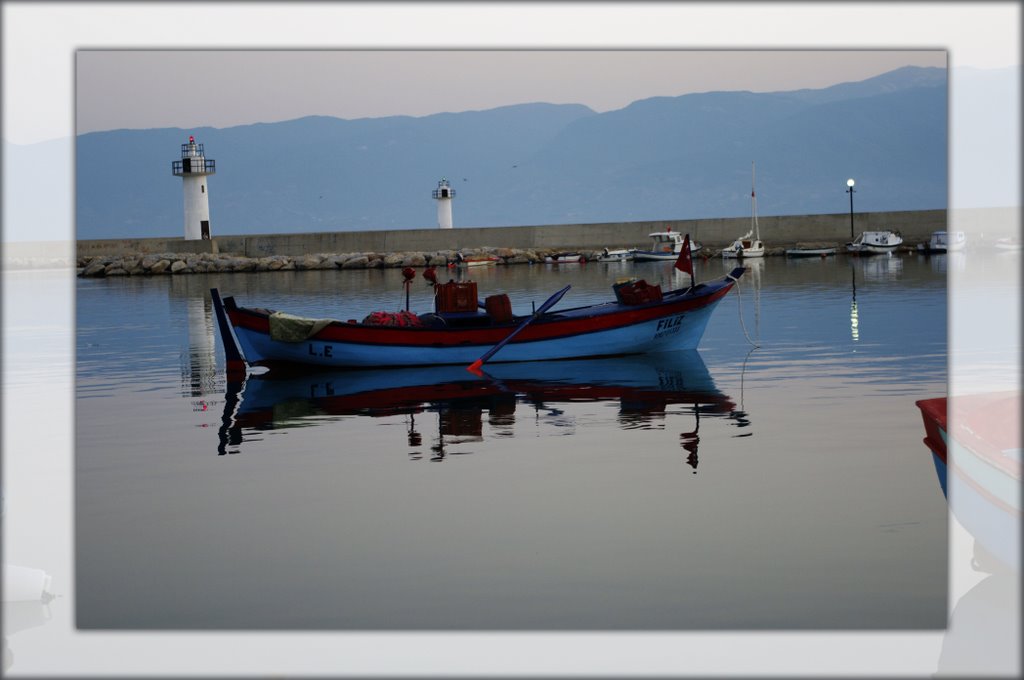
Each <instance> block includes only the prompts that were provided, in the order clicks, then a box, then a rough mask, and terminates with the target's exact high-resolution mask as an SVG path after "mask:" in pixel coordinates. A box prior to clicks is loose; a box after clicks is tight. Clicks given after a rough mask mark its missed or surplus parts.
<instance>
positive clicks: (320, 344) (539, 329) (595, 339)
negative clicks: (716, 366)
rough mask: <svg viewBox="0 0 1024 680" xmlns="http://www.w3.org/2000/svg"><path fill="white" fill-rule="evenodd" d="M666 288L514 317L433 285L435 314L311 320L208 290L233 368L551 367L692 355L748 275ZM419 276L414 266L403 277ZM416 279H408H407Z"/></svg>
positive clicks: (687, 266) (622, 291)
mask: <svg viewBox="0 0 1024 680" xmlns="http://www.w3.org/2000/svg"><path fill="white" fill-rule="evenodd" d="M688 254H689V251H688V250H686V251H685V256H680V258H679V261H677V267H679V268H681V269H683V270H684V271H687V272H688V273H690V274H691V277H688V278H689V282H690V283H691V285H690V286H688V287H686V288H679V289H676V290H669V291H667V292H663V291H662V290H661V287H660V286H657V285H649V284H647V283H646V282H644V281H629V282H625V283H621V284H616V285H615V286H613V289H614V292H615V299H613V300H611V301H609V302H605V303H601V304H595V305H587V306H583V307H571V308H567V309H559V310H557V311H549V310H550V309H551V308H552V307H553V306H554V305H555V304H557V303H558V302H559V300H561V298H562V296H563V295H564V294H565V293H566V292H567V291H568V290H569V286H566V287H565V288H563V289H562V290H561V291H559V292H558V293H556V294H555V295H553V296H552V297H551V298H550V299H549V300H548V301H546V302H545V303H544V304H543V305H541V306H540V307H538V308H537V310H536V312H534V313H532V314H528V315H520V316H516V315H514V314H512V311H511V303H510V300H509V298H508V296H507V295H504V294H500V295H492V296H490V297H488V298H487V299H486V301H484V302H480V301H479V300H478V298H477V291H476V283H475V282H473V281H464V282H455V281H449V282H448V283H446V284H438V283H436V278H435V277H433V274H432V272H430V270H428V272H430V275H428V272H425V273H424V276H425V277H426V278H428V280H432V281H434V282H435V288H434V290H435V308H434V310H433V311H432V312H429V313H426V314H419V315H417V314H413V313H411V312H408V311H404V312H398V313H395V314H386V313H382V312H379V313H376V314H375V315H374V314H371V315H370V316H368V317H366V318H365V319H363V320H362V321H356V320H349V321H341V320H335V319H309V318H302V317H296V316H292V315H288V314H285V313H282V312H277V311H274V310H270V309H265V308H262V307H243V306H240V305H238V304H237V303H236V301H235V300H234V298H232V297H226V298H224V299H223V300H222V299H221V296H220V293H219V291H217V289H213V290H212V291H211V293H212V297H213V302H214V309H215V311H216V313H217V318H218V327H219V330H220V333H221V338H222V340H223V341H224V345H225V352H226V355H227V358H228V362H229V369H230V368H232V366H233V367H234V368H236V369H237V368H238V367H244V365H245V364H250V365H273V364H276V363H284V364H307V365H312V366H318V367H321V368H383V367H392V366H440V365H458V364H462V365H474V366H476V367H477V368H479V365H480V364H481V363H482V362H483V361H487V360H489V359H490V357H491V356H495V359H494V361H496V362H519V361H547V360H552V359H577V358H583V357H600V356H616V355H628V354H643V353H646V352H659V351H666V350H679V349H696V348H697V345H698V343H699V342H700V339H701V336H702V335H703V334H704V329H705V327H706V326H707V323H708V320H709V319H710V317H711V312H712V311H713V310H714V308H715V307H716V306H717V305H718V303H719V302H720V301H721V300H722V298H724V297H725V296H726V294H727V293H728V292H729V291H730V290H731V289H732V287H733V285H734V284H735V282H736V281H737V280H738V279H739V278H740V276H742V275H743V272H744V268H743V267H737V268H735V269H733V270H732V271H731V272H730V273H729V274H727V275H726V276H724V277H722V278H720V279H717V280H713V281H708V282H705V283H700V284H697V285H692V271H693V268H692V264H691V263H690V259H689V257H688ZM410 273H411V274H412V275H415V272H413V271H412V270H408V272H407V276H410ZM410 278H411V277H410Z"/></svg>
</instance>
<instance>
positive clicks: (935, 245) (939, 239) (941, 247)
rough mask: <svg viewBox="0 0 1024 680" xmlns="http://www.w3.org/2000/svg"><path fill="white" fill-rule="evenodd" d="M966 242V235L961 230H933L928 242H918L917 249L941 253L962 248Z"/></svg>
mask: <svg viewBox="0 0 1024 680" xmlns="http://www.w3.org/2000/svg"><path fill="white" fill-rule="evenodd" d="M966 244H967V236H966V235H965V234H964V232H962V231H954V232H948V231H934V232H932V237H931V238H930V239H928V243H918V244H917V251H918V252H919V253H924V254H925V255H930V254H933V253H934V254H942V253H949V252H955V251H958V250H963V249H964V246H965V245H966Z"/></svg>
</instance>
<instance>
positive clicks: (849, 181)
mask: <svg viewBox="0 0 1024 680" xmlns="http://www.w3.org/2000/svg"><path fill="white" fill-rule="evenodd" d="M854 184H856V182H854V181H853V178H852V177H851V178H850V179H848V180H846V186H848V187H850V188H851V189H852V188H853V185H854Z"/></svg>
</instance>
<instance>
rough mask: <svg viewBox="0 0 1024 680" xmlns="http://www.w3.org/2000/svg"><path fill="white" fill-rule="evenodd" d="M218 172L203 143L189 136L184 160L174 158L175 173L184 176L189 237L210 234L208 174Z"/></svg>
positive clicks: (207, 236) (200, 236)
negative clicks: (204, 150)
mask: <svg viewBox="0 0 1024 680" xmlns="http://www.w3.org/2000/svg"><path fill="white" fill-rule="evenodd" d="M215 172H217V165H216V163H215V162H214V161H212V160H210V159H209V158H207V157H206V154H205V153H204V152H203V145H202V144H196V140H195V137H193V136H192V135H189V136H188V144H182V145H181V160H180V161H172V162H171V174H173V175H174V176H176V177H181V179H182V185H183V187H184V189H185V240H186V241H197V240H199V239H209V238H210V192H209V191H208V188H207V182H206V178H207V176H208V175H212V174H213V173H215Z"/></svg>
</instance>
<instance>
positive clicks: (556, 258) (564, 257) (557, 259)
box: [544, 253, 587, 264]
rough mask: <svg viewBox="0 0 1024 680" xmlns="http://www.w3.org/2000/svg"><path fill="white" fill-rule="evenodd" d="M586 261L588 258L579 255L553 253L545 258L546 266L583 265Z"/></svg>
mask: <svg viewBox="0 0 1024 680" xmlns="http://www.w3.org/2000/svg"><path fill="white" fill-rule="evenodd" d="M586 261H587V258H585V257H583V256H582V255H580V254H579V253H552V254H551V255H547V256H545V257H544V262H545V263H546V264H581V263H583V262H586Z"/></svg>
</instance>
